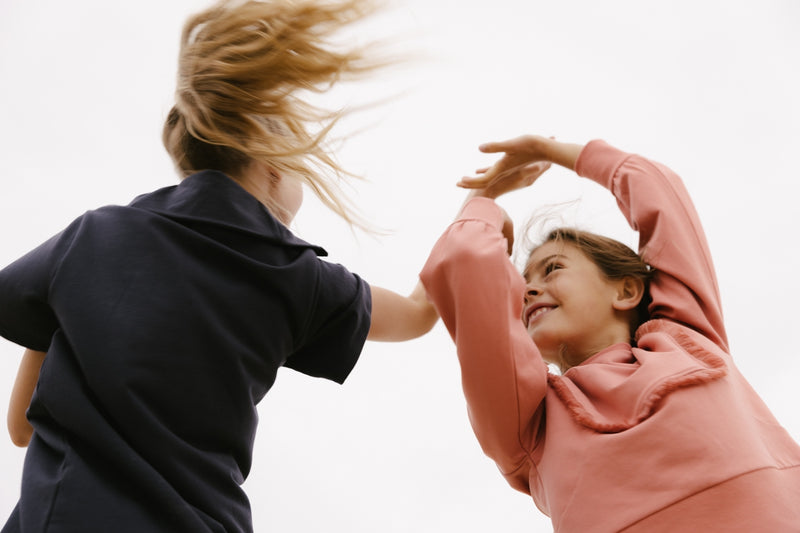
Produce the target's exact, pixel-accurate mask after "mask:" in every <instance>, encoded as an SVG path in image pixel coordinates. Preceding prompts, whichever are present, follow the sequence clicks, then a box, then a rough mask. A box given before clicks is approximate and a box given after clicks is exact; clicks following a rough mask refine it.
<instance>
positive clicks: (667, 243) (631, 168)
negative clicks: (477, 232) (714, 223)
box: [575, 141, 728, 352]
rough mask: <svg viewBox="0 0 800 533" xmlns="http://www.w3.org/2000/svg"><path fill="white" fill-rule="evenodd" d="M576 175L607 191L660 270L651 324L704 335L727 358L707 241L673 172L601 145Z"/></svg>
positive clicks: (585, 154)
mask: <svg viewBox="0 0 800 533" xmlns="http://www.w3.org/2000/svg"><path fill="white" fill-rule="evenodd" d="M575 171H576V172H577V173H578V174H579V175H580V176H584V177H586V178H589V179H591V180H592V181H595V182H597V183H599V184H600V185H602V186H604V187H606V188H607V189H608V190H609V191H611V193H612V194H613V195H614V197H615V198H616V199H617V204H618V205H619V208H620V209H621V211H622V214H623V215H625V218H626V219H627V220H628V223H629V224H630V225H631V227H632V228H633V229H634V230H636V231H638V232H639V252H640V253H641V254H642V256H643V257H644V259H645V261H647V262H648V263H649V264H650V265H651V266H652V267H654V268H655V269H656V274H655V277H654V279H653V281H652V284H651V287H650V293H651V295H652V298H653V303H652V304H651V306H650V315H651V317H652V318H666V319H670V320H673V321H676V322H679V323H681V324H684V325H686V326H688V327H691V328H692V329H695V330H697V331H699V332H701V333H702V334H703V335H705V336H706V337H708V338H709V339H711V340H712V341H713V342H714V343H716V344H717V345H718V346H720V347H721V348H722V349H723V350H725V351H726V352H727V351H728V340H727V336H726V333H725V327H724V325H723V320H722V306H721V302H720V296H719V289H718V286H717V278H716V274H715V271H714V265H713V263H712V261H711V254H710V252H709V249H708V244H707V242H706V237H705V234H704V232H703V228H702V226H701V224H700V219H699V217H698V215H697V212H696V211H695V208H694V205H693V204H692V201H691V199H690V198H689V194H688V192H687V191H686V188H685V187H684V185H683V182H682V181H681V179H680V178H679V177H678V176H677V175H676V174H675V173H674V172H673V171H672V170H670V169H669V168H667V167H665V166H663V165H661V164H659V163H655V162H652V161H650V160H648V159H645V158H643V157H640V156H637V155H632V154H627V153H625V152H622V151H620V150H617V149H616V148H613V147H612V146H609V145H608V144H606V143H605V142H603V141H592V142H590V143H589V144H587V145H586V146H585V147H584V149H583V150H582V151H581V153H580V155H579V156H578V160H577V162H576V164H575Z"/></svg>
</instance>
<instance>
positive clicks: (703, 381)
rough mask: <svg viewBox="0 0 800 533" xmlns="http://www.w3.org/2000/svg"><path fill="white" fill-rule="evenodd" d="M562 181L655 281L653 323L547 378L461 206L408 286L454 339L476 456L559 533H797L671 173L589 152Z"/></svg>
mask: <svg viewBox="0 0 800 533" xmlns="http://www.w3.org/2000/svg"><path fill="white" fill-rule="evenodd" d="M576 171H577V173H578V174H579V175H581V176H585V177H587V178H589V179H592V180H593V181H595V182H597V183H599V184H600V185H603V186H604V187H606V188H607V189H609V190H610V191H611V192H612V193H613V194H614V196H615V197H616V198H617V203H618V205H619V207H620V209H621V210H622V212H623V214H624V215H625V216H626V218H627V219H628V221H629V223H630V224H631V227H633V228H634V229H635V230H637V231H639V234H640V250H643V253H644V258H645V260H646V261H647V262H648V263H649V264H650V265H652V266H653V267H655V269H656V271H657V273H656V275H655V278H654V280H653V282H652V285H651V289H650V292H651V295H652V297H653V303H652V305H651V307H650V313H651V317H652V320H650V321H649V322H647V323H645V324H644V325H642V326H641V327H640V328H639V330H638V331H637V332H636V346H635V347H631V346H630V345H629V344H616V345H613V346H609V347H608V348H606V349H605V350H603V351H601V352H599V353H597V354H595V355H594V356H592V357H591V358H589V359H587V360H586V361H584V362H583V363H582V364H580V365H578V366H576V367H573V368H571V369H569V370H568V371H567V372H566V373H565V374H564V375H563V376H557V375H554V374H550V373H548V371H547V366H546V365H545V363H544V362H543V360H542V359H541V356H540V355H539V352H538V350H537V348H536V346H535V345H534V344H533V341H532V340H531V339H530V337H529V336H528V334H527V332H526V329H525V327H524V326H523V324H522V321H521V319H520V316H521V312H522V305H523V295H524V292H525V283H524V280H523V279H522V277H521V276H520V274H519V273H518V272H517V271H516V269H515V268H514V267H513V265H512V264H511V262H510V261H509V259H508V256H507V253H506V241H505V239H504V238H503V236H502V234H501V229H502V224H503V217H502V212H501V210H500V208H499V207H498V206H497V205H496V204H495V203H494V202H493V201H492V200H488V199H485V198H476V199H473V200H471V201H470V202H468V203H467V204H466V205H465V207H464V209H463V211H462V213H461V215H460V217H459V219H458V220H457V221H456V222H454V223H453V224H452V225H451V226H450V228H448V229H447V231H446V232H445V233H444V235H443V236H442V237H441V239H440V240H439V242H438V243H437V244H436V246H435V247H434V249H433V251H432V252H431V255H430V258H429V259H428V262H427V264H426V265H425V267H424V269H423V271H422V273H421V278H422V281H423V282H424V284H425V287H426V289H427V291H428V294H429V297H430V298H431V300H432V301H433V302H434V304H435V306H436V308H437V310H438V311H439V313H440V315H441V317H442V319H443V321H444V323H445V325H446V326H447V328H448V331H449V332H450V335H451V336H452V337H453V339H454V341H455V343H456V348H457V351H458V357H459V360H460V363H461V370H462V381H463V387H464V394H465V396H466V400H467V405H468V410H469V417H470V421H471V423H472V427H473V429H474V431H475V434H476V436H477V437H478V440H479V442H480V444H481V446H482V448H483V450H484V452H485V453H486V454H487V455H488V456H489V457H491V458H492V459H494V461H495V462H496V463H497V465H498V467H499V469H500V471H501V473H502V474H503V476H505V478H506V479H507V480H508V482H509V483H510V484H511V486H512V487H514V488H516V489H518V490H520V491H523V492H525V493H528V494H530V495H531V496H532V497H533V500H534V502H536V505H537V507H539V509H540V510H541V511H542V512H544V513H545V514H547V515H548V516H550V517H551V519H552V521H553V527H554V529H555V531H556V532H557V533H571V532H580V533H586V532H593V531H597V532H611V531H626V532H647V533H656V532H662V531H663V532H676V531H680V532H686V531H702V532H709V531H720V532H722V531H725V532H731V531H742V532H745V531H746V532H761V531H764V532H770V533H775V532H798V531H800V446H798V445H797V443H796V442H794V440H793V439H792V438H791V436H790V435H789V434H788V433H787V432H786V431H785V430H784V429H783V428H782V427H781V426H780V424H779V423H778V422H777V420H775V418H774V416H773V415H772V414H771V413H770V411H769V409H768V408H767V407H766V405H765V404H764V403H763V401H762V400H761V399H760V398H759V397H758V395H757V394H756V393H755V391H753V389H752V388H751V387H750V385H749V384H748V383H747V381H746V380H745V379H744V378H743V377H742V375H741V374H740V373H739V371H738V370H737V369H736V366H735V365H734V363H733V360H732V359H731V356H730V355H729V353H728V347H727V338H726V334H725V328H724V326H723V322H722V310H721V304H720V298H719V293H718V289H717V281H716V276H715V274H714V267H713V264H712V261H711V256H710V255H709V250H708V246H707V244H706V239H705V236H704V234H703V230H702V228H701V226H700V222H699V219H698V217H697V214H696V212H695V210H694V207H693V205H692V202H691V200H690V199H689V196H688V194H687V192H686V190H685V188H684V186H683V184H682V182H681V181H680V179H679V178H678V176H676V175H675V174H674V173H673V172H672V171H671V170H669V169H668V168H666V167H664V166H662V165H659V164H657V163H654V162H651V161H649V160H647V159H644V158H642V157H638V156H635V155H631V154H626V153H624V152H621V151H619V150H617V149H615V148H612V147H611V146H609V145H607V144H605V143H604V142H602V141H593V142H591V143H589V144H588V145H587V146H586V147H585V148H584V149H583V151H582V152H581V154H580V156H579V158H578V161H577V164H576Z"/></svg>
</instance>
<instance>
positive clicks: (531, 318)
mask: <svg viewBox="0 0 800 533" xmlns="http://www.w3.org/2000/svg"><path fill="white" fill-rule="evenodd" d="M556 307H557V306H555V305H540V306H537V307H533V308H531V309H530V310H529V311H528V314H527V315H526V316H525V325H526V326H530V325H531V324H533V323H534V322H536V321H537V320H538V319H540V318H541V317H542V316H544V315H546V314H547V313H549V312H550V311H552V310H553V309H555V308H556Z"/></svg>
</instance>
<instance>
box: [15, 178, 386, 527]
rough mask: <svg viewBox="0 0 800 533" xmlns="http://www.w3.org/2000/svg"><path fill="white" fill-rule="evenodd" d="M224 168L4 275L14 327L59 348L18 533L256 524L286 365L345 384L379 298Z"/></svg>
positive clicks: (34, 417)
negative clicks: (274, 401) (255, 486)
mask: <svg viewBox="0 0 800 533" xmlns="http://www.w3.org/2000/svg"><path fill="white" fill-rule="evenodd" d="M321 255H325V251H324V250H323V249H321V248H319V247H316V246H313V245H310V244H308V243H306V242H304V241H302V240H300V239H298V238H297V237H295V236H294V235H293V234H292V233H291V232H290V231H289V230H288V229H287V228H286V227H285V226H283V225H282V224H281V223H280V222H278V221H277V220H276V219H275V218H274V217H272V216H271V215H270V213H269V211H267V210H266V209H265V208H264V207H263V206H262V205H261V204H260V203H259V202H258V201H257V200H256V199H255V198H254V197H253V196H251V195H250V194H248V193H247V192H246V191H245V190H244V189H242V188H241V187H240V186H239V185H238V184H237V183H236V182H235V181H233V180H231V179H230V178H228V177H227V176H225V175H224V174H221V173H219V172H214V171H203V172H199V173H197V174H194V175H193V176H190V177H188V178H186V179H185V180H184V181H183V182H181V183H180V184H179V185H176V186H174V187H167V188H164V189H160V190H158V191H155V192H153V193H150V194H147V195H143V196H140V197H139V198H137V199H136V200H134V201H133V202H132V203H131V204H130V205H128V206H124V207H122V206H109V207H103V208H101V209H97V210H95V211H90V212H87V213H86V214H84V215H83V216H81V217H80V218H78V219H77V220H76V221H75V222H73V223H72V224H71V225H70V226H69V227H68V228H67V229H66V230H64V231H63V232H62V233H60V234H59V235H57V236H55V237H53V238H52V239H50V240H49V241H47V242H46V243H44V244H43V245H41V246H40V247H38V248H36V249H35V250H33V251H32V252H30V253H29V254H27V255H26V256H24V257H22V258H21V259H19V260H18V261H16V262H14V263H12V264H11V265H9V266H8V267H6V268H5V269H3V270H2V271H0V334H2V335H3V336H4V337H5V338H7V339H9V340H11V341H13V342H15V343H17V344H20V345H22V346H26V347H29V348H32V349H36V350H40V351H47V352H48V354H47V357H46V358H45V361H44V365H43V366H42V370H41V373H40V377H39V383H38V386H37V388H36V392H35V394H34V397H33V401H32V403H31V407H30V409H29V412H28V417H29V419H30V420H31V423H32V424H33V426H34V429H35V431H34V436H33V438H32V440H31V443H30V445H29V448H28V452H27V455H26V459H25V466H24V471H23V480H22V492H21V497H20V501H19V504H18V505H17V507H16V509H15V510H14V512H13V514H12V517H11V518H10V519H9V521H8V523H7V524H6V526H5V528H4V529H3V530H2V531H3V532H12V531H13V532H16V531H25V532H43V531H48V532H51V533H54V532H67V531H70V532H81V533H90V532H102V533H107V532H114V533H125V532H131V533H157V532H162V531H163V532H169V533H176V532H192V533H196V532H203V531H215V532H222V531H225V532H245V531H251V530H252V521H251V515H250V507H249V503H248V500H247V497H246V496H245V494H244V493H243V491H242V490H241V487H240V485H241V483H242V482H243V481H244V479H245V478H246V476H247V474H248V472H249V470H250V465H251V456H252V450H253V439H254V437H255V432H256V425H257V413H256V404H258V402H259V401H260V400H261V398H263V397H264V395H265V394H266V392H267V391H268V390H269V388H270V387H271V386H272V384H273V382H274V380H275V376H276V372H277V370H278V368H279V367H281V366H286V367H290V368H293V369H295V370H298V371H300V372H303V373H305V374H308V375H311V376H316V377H322V378H326V379H330V380H333V381H336V382H340V383H341V382H343V381H344V379H345V378H346V377H347V375H348V374H349V372H350V371H351V369H352V368H353V366H354V365H355V363H356V360H357V359H358V356H359V353H360V351H361V348H362V346H363V344H364V341H365V339H366V336H367V331H368V329H369V322H370V307H371V300H370V291H369V287H368V285H367V284H366V283H365V282H364V281H363V280H361V279H360V278H359V277H358V276H356V275H354V274H352V273H350V272H348V271H347V270H346V269H345V268H344V267H342V266H341V265H336V264H333V263H330V262H327V261H324V260H322V259H320V258H319V257H318V256H321Z"/></svg>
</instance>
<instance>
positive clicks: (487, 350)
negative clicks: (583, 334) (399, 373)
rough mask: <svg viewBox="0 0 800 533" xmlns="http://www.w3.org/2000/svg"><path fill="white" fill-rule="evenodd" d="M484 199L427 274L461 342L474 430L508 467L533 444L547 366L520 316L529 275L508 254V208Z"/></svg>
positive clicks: (451, 234) (434, 255)
mask: <svg viewBox="0 0 800 533" xmlns="http://www.w3.org/2000/svg"><path fill="white" fill-rule="evenodd" d="M478 202H481V203H474V202H471V203H470V204H468V205H467V207H466V209H465V210H464V212H463V213H462V217H461V220H459V221H457V222H456V223H454V224H453V225H452V226H451V227H450V228H448V230H447V231H446V232H445V234H444V235H443V236H442V238H441V239H440V240H439V242H438V243H437V244H436V246H435V247H434V250H433V251H432V252H431V256H430V258H429V259H428V262H427V263H426V265H425V268H424V269H423V271H422V274H421V276H420V277H421V279H422V281H423V282H424V283H425V286H426V288H427V289H428V294H429V296H430V298H431V300H432V301H433V302H434V304H435V305H436V308H437V310H438V311H439V312H440V314H441V316H442V320H443V322H444V323H445V325H446V326H447V329H448V331H449V332H450V335H451V336H452V338H453V340H454V341H455V343H456V349H457V352H458V357H459V362H460V364H461V374H462V384H463V388H464V395H465V397H466V399H467V403H468V405H469V413H470V421H471V423H472V425H473V429H474V431H475V434H476V436H477V437H478V440H479V441H480V443H481V446H482V447H483V449H484V451H485V453H486V454H487V455H489V456H490V457H491V458H492V459H494V460H495V461H496V462H497V464H498V466H499V468H500V469H501V471H502V472H503V473H505V474H508V473H510V472H513V471H515V470H516V469H517V468H519V466H520V465H521V464H522V463H523V462H524V461H525V460H526V459H527V454H528V452H529V449H530V447H531V446H532V445H533V442H534V431H535V427H536V424H535V421H536V420H537V417H538V416H539V413H540V406H541V401H542V399H543V398H544V394H545V390H546V366H545V364H544V362H543V361H542V359H541V357H540V355H539V353H538V351H537V350H536V347H535V346H534V344H533V342H532V341H531V339H530V338H529V337H528V336H527V332H526V331H525V328H524V326H523V325H522V321H521V319H520V315H521V311H522V296H523V294H524V282H523V280H522V277H521V276H520V275H519V273H518V272H516V270H515V269H514V267H513V265H512V264H511V262H510V261H509V260H508V257H507V255H506V253H505V252H506V245H505V241H504V239H503V237H502V234H501V232H500V229H501V226H502V213H501V211H500V210H499V208H497V206H496V205H494V204H493V203H488V202H487V201H486V200H479V201H478ZM481 212H482V213H481ZM484 214H485V215H488V216H489V217H490V218H489V219H485V220H484V219H481V218H480V217H481V216H483V215H484ZM515 486H517V485H515ZM517 488H520V487H519V486H517ZM521 490H523V489H521Z"/></svg>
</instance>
